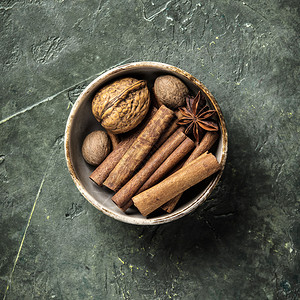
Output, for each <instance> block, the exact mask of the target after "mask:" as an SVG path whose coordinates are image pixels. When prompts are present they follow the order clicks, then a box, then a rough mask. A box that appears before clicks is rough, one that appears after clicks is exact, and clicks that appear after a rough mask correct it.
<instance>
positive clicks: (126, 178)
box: [90, 105, 221, 216]
mask: <svg viewBox="0 0 300 300" xmlns="http://www.w3.org/2000/svg"><path fill="white" fill-rule="evenodd" d="M217 139H218V133H217V132H216V131H208V132H206V133H205V135H204V136H203V138H202V140H201V142H200V143H199V144H195V142H194V141H193V140H191V139H190V138H189V137H188V136H187V135H186V134H185V133H184V128H183V127H182V126H180V125H178V124H177V117H176V114H175V113H174V112H173V111H172V110H170V109H169V108H167V107H166V106H164V105H161V106H160V107H159V108H158V109H155V108H153V109H152V110H151V111H150V112H149V113H148V116H147V117H146V118H145V119H144V121H143V123H142V124H140V126H139V127H138V128H137V129H136V130H134V131H133V132H130V134H127V135H126V136H125V137H124V138H123V139H122V140H121V142H120V143H119V144H118V145H117V146H116V147H115V148H114V150H113V151H112V152H111V153H110V154H109V155H108V156H107V157H106V159H105V160H104V161H103V162H102V163H101V164H100V165H99V166H98V167H97V168H96V169H95V170H94V172H93V173H92V174H91V175H90V179H92V180H93V181H94V182H95V183H96V184H98V185H100V186H101V185H104V186H106V187H107V188H109V189H111V190H113V191H114V192H115V194H114V196H113V197H112V200H113V201H114V202H115V203H116V205H117V206H118V207H119V208H120V209H121V210H122V211H126V210H127V209H128V208H129V207H131V206H132V205H135V206H136V207H137V209H138V210H139V211H140V213H141V214H142V215H144V216H147V215H149V214H150V213H152V212H153V211H154V210H156V209H157V208H159V207H161V208H162V209H163V210H164V211H166V212H168V213H170V212H172V211H173V209H174V208H175V206H176V205H177V203H178V201H179V199H180V197H181V195H182V193H183V192H184V191H185V190H187V189H188V188H190V187H191V186H193V185H195V184H197V183H198V182H200V181H202V180H204V179H205V178H207V177H209V176H211V175H212V174H214V173H215V172H217V171H219V170H220V169H221V166H220V164H219V163H218V161H217V160H216V158H215V156H214V155H213V154H211V153H208V152H207V151H208V150H209V149H210V148H211V147H212V145H213V144H214V143H215V141H216V140H217Z"/></svg>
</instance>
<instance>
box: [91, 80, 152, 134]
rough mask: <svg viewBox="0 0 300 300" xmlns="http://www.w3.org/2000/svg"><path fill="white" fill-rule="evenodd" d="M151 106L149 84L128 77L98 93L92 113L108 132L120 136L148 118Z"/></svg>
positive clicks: (93, 103) (93, 102)
mask: <svg viewBox="0 0 300 300" xmlns="http://www.w3.org/2000/svg"><path fill="white" fill-rule="evenodd" d="M149 106H150V93H149V90H148V88H147V82H146V81H145V80H137V79H135V78H131V77H126V78H122V79H119V80H116V81H114V82H113V83H111V84H108V85H107V86H105V87H104V88H102V89H101V90H100V91H99V92H97V93H96V95H95V97H94V99H93V101H92V112H93V115H94V116H95V118H96V119H97V121H99V122H100V123H101V125H102V126H103V127H104V128H105V129H106V130H108V131H111V132H112V133H115V134H119V133H124V132H127V131H129V130H131V129H133V128H135V127H136V126H137V125H138V124H139V123H140V122H141V121H142V120H143V119H144V117H145V116H146V114H147V112H148V109H149Z"/></svg>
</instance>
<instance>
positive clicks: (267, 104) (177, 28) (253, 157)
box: [0, 0, 300, 300]
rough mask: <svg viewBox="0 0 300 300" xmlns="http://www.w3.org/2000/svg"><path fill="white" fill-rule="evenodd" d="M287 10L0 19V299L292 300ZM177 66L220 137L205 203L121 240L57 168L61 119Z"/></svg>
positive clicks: (292, 74) (105, 8)
mask: <svg viewBox="0 0 300 300" xmlns="http://www.w3.org/2000/svg"><path fill="white" fill-rule="evenodd" d="M299 8H300V4H299V1H298V0H287V1H286V0H266V1H255V0H245V1H237V0H236V1H228V0H218V1H217V0H216V1H210V0H208V1H196V0H195V1H192V0H191V1H175V0H174V1H172V0H170V1H146V0H136V1H117V0H114V1H106V0H102V1H80V0H76V1H70V0H69V1H67V0H65V1H64V0H56V1H55V0H49V1H41V0H22V1H9V0H4V1H3V0H2V1H1V3H0V62H1V77H0V89H1V92H0V99H1V100H0V237H1V240H0V299H2V298H3V299H188V300H190V299H209V300H210V299H288V300H291V299H299V297H300V260H299V251H300V218H299V204H300V176H299V163H300V158H299V140H300V109H299V104H300V88H299V78H300V50H299V49H300V39H299V32H300V23H299V22H300V18H299V17H300V13H299ZM141 60H152V61H161V62H166V63H169V64H172V65H176V66H178V67H180V68H182V69H184V70H186V71H188V72H190V73H191V74H193V75H194V76H195V77H197V78H198V79H199V80H201V81H202V82H203V83H204V84H205V85H206V86H207V87H208V88H209V89H210V91H211V92H212V93H213V94H214V96H215V97H216V99H217V101H218V102H219V105H220V107H221V109H222V111H223V113H224V116H225V118H226V121H227V127H228V131H229V153H228V162H227V165H226V169H225V172H224V175H223V177H222V180H221V182H220V183H219V184H218V187H217V188H216V190H215V191H214V192H213V194H212V195H211V196H210V198H209V199H208V201H207V202H206V203H205V204H204V205H203V206H202V207H199V208H198V209H197V210H196V211H195V212H194V213H193V214H191V215H189V216H186V217H184V218H182V219H180V220H178V221H176V222H173V223H169V224H166V225H161V226H154V227H142V226H133V225H128V224H123V223H121V222H118V221H116V220H114V219H111V218H109V217H107V216H106V215H104V214H102V213H101V212H99V211H97V210H96V209H95V208H94V207H93V206H91V205H90V204H89V203H88V202H87V201H86V200H85V199H84V198H83V197H82V196H81V195H80V193H79V192H78V191H77V189H76V187H75V185H74V183H73V181H72V179H71V177H70V175H69V173H68V170H67V167H66V164H65V158H64V149H63V139H64V129H65V123H66V120H67V117H68V115H69V113H70V109H71V107H72V104H73V103H74V101H75V100H76V98H77V96H78V95H79V93H80V92H81V91H82V90H83V88H84V87H85V86H86V85H87V84H88V83H89V82H91V80H92V79H93V78H95V77H96V76H97V74H100V73H101V72H103V71H105V70H107V69H109V68H111V67H113V66H116V65H120V64H123V63H126V62H132V61H141Z"/></svg>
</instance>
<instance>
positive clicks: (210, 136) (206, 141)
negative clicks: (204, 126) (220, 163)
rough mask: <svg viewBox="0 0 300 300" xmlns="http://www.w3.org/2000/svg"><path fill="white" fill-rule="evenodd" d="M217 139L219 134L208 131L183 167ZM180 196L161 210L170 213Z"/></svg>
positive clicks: (206, 149)
mask: <svg viewBox="0 0 300 300" xmlns="http://www.w3.org/2000/svg"><path fill="white" fill-rule="evenodd" d="M218 138H219V134H218V132H216V131H208V132H206V134H205V135H204V137H203V139H202V140H201V142H200V144H199V145H198V146H197V147H196V148H195V149H194V151H193V152H192V153H191V155H190V156H189V157H188V159H187V160H186V162H185V163H184V165H183V166H186V165H188V164H189V163H190V162H191V161H193V160H194V159H196V158H197V157H199V156H200V155H201V154H203V153H204V152H206V151H208V150H209V149H210V148H211V147H212V146H213V144H214V143H215V142H216V140H217V139H218ZM181 196H182V193H181V194H179V195H177V196H176V197H175V198H173V199H171V200H170V201H168V202H167V203H165V204H164V205H163V206H162V207H161V208H162V209H163V210H164V211H166V212H168V213H171V212H172V211H173V209H174V208H175V206H176V205H177V203H178V201H179V200H180V198H181Z"/></svg>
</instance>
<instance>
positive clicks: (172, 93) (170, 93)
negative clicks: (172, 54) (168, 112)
mask: <svg viewBox="0 0 300 300" xmlns="http://www.w3.org/2000/svg"><path fill="white" fill-rule="evenodd" d="M154 94H155V97H156V98H157V100H158V102H161V103H162V104H164V105H165V106H167V107H169V108H172V109H176V108H178V107H180V106H183V105H185V97H186V96H187V95H188V94H189V90H188V88H187V86H186V85H185V84H184V83H183V82H182V81H181V80H180V79H178V78H177V77H175V76H171V75H163V76H159V77H157V78H156V80H155V82H154Z"/></svg>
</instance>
